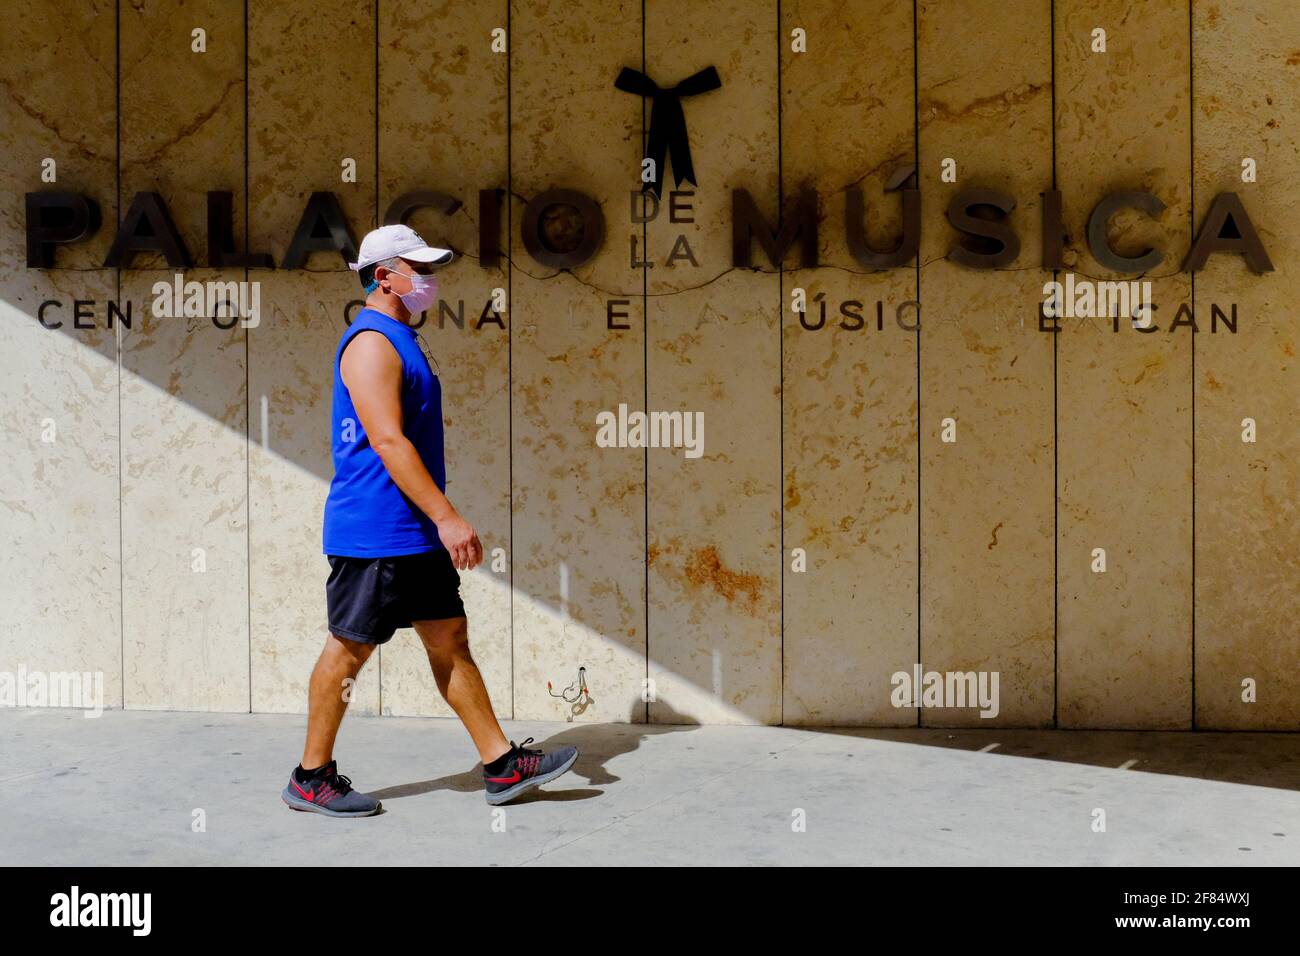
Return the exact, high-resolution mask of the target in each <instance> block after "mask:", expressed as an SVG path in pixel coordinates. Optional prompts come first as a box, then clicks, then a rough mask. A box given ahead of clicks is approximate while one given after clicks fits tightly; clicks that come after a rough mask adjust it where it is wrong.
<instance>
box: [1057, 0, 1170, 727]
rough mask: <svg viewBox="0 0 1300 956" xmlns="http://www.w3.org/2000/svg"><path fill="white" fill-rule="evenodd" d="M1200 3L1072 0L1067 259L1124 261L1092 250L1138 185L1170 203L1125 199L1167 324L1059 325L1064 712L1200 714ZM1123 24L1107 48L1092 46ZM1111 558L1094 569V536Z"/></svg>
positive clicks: (1066, 40) (1153, 718) (1063, 19)
mask: <svg viewBox="0 0 1300 956" xmlns="http://www.w3.org/2000/svg"><path fill="white" fill-rule="evenodd" d="M1187 16H1188V11H1187V8H1186V7H1185V6H1183V5H1181V4H1149V5H1143V7H1142V12H1141V15H1140V16H1135V15H1134V8H1133V6H1132V5H1131V4H1128V3H1124V2H1120V0H1100V2H1096V0H1086V2H1085V0H1058V2H1057V4H1056V85H1057V94H1056V150H1057V182H1058V183H1059V186H1060V189H1061V192H1062V202H1063V208H1064V219H1065V232H1066V234H1067V236H1068V237H1069V239H1068V241H1067V243H1066V267H1067V269H1073V270H1074V271H1075V272H1076V274H1079V275H1081V276H1087V277H1101V278H1112V277H1114V276H1115V275H1116V274H1113V273H1109V272H1106V271H1104V270H1102V269H1101V267H1100V266H1099V265H1098V264H1097V263H1096V262H1095V261H1094V260H1093V258H1092V256H1091V254H1090V253H1089V252H1088V247H1087V243H1086V238H1085V237H1086V223H1087V219H1088V216H1089V214H1090V213H1091V211H1092V208H1093V205H1094V204H1095V203H1096V202H1097V201H1098V200H1100V199H1101V198H1102V197H1103V196H1105V195H1106V194H1108V193H1110V192H1112V191H1118V190H1121V189H1140V190H1146V191H1149V192H1152V193H1154V194H1155V195H1156V196H1158V197H1159V198H1160V199H1161V201H1163V202H1164V203H1165V206H1166V209H1165V211H1164V214H1163V215H1162V216H1161V217H1160V218H1159V219H1158V220H1152V219H1149V218H1148V217H1146V216H1144V215H1143V214H1141V213H1137V212H1129V211H1126V212H1123V213H1121V214H1120V215H1117V216H1116V217H1114V219H1113V220H1112V222H1111V229H1110V235H1111V236H1112V239H1113V241H1114V243H1115V245H1116V247H1117V248H1119V249H1120V250H1121V251H1123V252H1124V253H1125V254H1129V255H1132V254H1135V253H1136V252H1139V251H1141V250H1142V249H1143V248H1147V247H1150V246H1158V247H1159V248H1161V249H1163V250H1164V251H1165V253H1166V255H1165V261H1164V262H1163V263H1161V264H1160V266H1159V267H1157V268H1156V269H1155V270H1154V271H1153V272H1152V273H1151V275H1150V276H1149V278H1150V279H1151V281H1152V297H1153V300H1154V301H1155V303H1156V304H1157V306H1158V309H1157V311H1156V320H1155V321H1156V324H1157V325H1159V326H1160V327H1161V331H1158V332H1139V331H1136V330H1135V329H1134V328H1133V327H1132V323H1131V321H1129V322H1121V323H1120V326H1119V331H1118V332H1112V331H1111V329H1112V328H1113V327H1112V325H1111V324H1110V323H1109V321H1107V320H1079V319H1063V320H1062V323H1061V327H1062V331H1061V332H1060V333H1059V337H1058V342H1057V402H1058V405H1057V423H1058V435H1057V441H1058V445H1057V461H1058V469H1059V470H1058V485H1057V487H1058V494H1059V496H1060V498H1059V510H1058V522H1059V526H1058V527H1059V533H1058V539H1057V545H1058V548H1059V553H1058V562H1059V564H1058V573H1059V604H1058V611H1059V617H1058V631H1057V672H1058V681H1059V684H1058V688H1057V695H1058V719H1059V722H1060V724H1061V726H1064V727H1140V728H1151V729H1157V728H1163V729H1173V728H1180V727H1189V726H1191V716H1192V709H1191V690H1192V687H1191V654H1192V619H1191V618H1192V536H1191V530H1192V520H1191V511H1192V484H1191V479H1192V448H1191V446H1192V405H1191V403H1192V389H1191V382H1192V369H1191V356H1192V347H1191V337H1190V335H1189V334H1188V333H1187V331H1186V330H1185V329H1184V330H1181V331H1175V332H1172V333H1171V332H1169V331H1168V328H1169V323H1170V322H1171V321H1172V316H1173V314H1174V313H1175V312H1176V311H1177V307H1178V304H1179V303H1181V302H1185V301H1187V300H1188V298H1189V295H1190V292H1191V285H1190V282H1189V281H1188V279H1187V277H1186V276H1185V275H1183V274H1182V273H1180V272H1179V271H1178V270H1179V266H1180V263H1181V257H1182V253H1183V252H1184V251H1185V250H1186V249H1187V247H1188V244H1189V239H1190V220H1191V179H1190V152H1189V150H1190V132H1191V131H1190V125H1189V124H1190V122H1191V96H1190V94H1191V90H1190V82H1189V76H1190V73H1189V65H1190V60H1189V57H1190V51H1189V46H1188V20H1187ZM1095 29H1104V30H1105V31H1106V52H1105V53H1094V52H1092V50H1091V44H1092V31H1093V30H1095ZM1097 548H1101V549H1104V550H1105V554H1106V571H1105V572H1104V573H1095V572H1093V571H1092V570H1091V566H1092V561H1093V557H1092V552H1093V550H1094V549H1097Z"/></svg>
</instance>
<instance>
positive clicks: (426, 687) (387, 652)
mask: <svg viewBox="0 0 1300 956" xmlns="http://www.w3.org/2000/svg"><path fill="white" fill-rule="evenodd" d="M506 14H507V3H506V2H505V0H501V2H499V3H485V4H479V5H472V6H467V7H450V8H449V7H448V5H445V4H444V5H440V6H429V7H428V8H427V9H426V8H421V7H412V8H409V9H404V10H403V14H402V17H401V19H400V20H393V19H390V18H387V17H381V18H380V23H379V45H380V49H382V50H383V51H384V55H383V57H382V58H381V60H380V64H379V171H380V215H381V216H382V215H384V214H385V211H386V210H387V208H388V206H389V204H390V203H391V202H392V201H393V200H394V199H396V198H397V197H398V196H401V195H403V194H404V193H407V192H410V191H413V190H437V191H439V192H444V193H447V194H449V195H452V196H454V197H455V198H456V199H458V200H460V202H461V206H460V208H459V209H458V210H456V212H454V213H452V214H451V215H444V214H443V213H441V212H439V211H436V210H430V209H425V210H420V211H417V212H416V213H414V214H413V215H412V216H411V218H410V219H409V220H408V223H409V224H410V225H411V226H412V227H413V228H415V229H416V230H417V231H418V232H419V233H420V235H422V236H423V237H424V238H425V239H426V240H427V241H429V242H432V243H435V244H436V245H439V246H446V247H449V248H452V249H454V250H455V251H456V252H457V254H458V255H459V256H460V259H459V261H456V262H453V263H451V264H450V265H448V266H447V267H446V268H444V269H440V270H439V272H438V277H439V280H438V281H439V289H440V291H439V295H438V297H439V299H440V300H441V301H443V302H445V303H446V304H447V306H448V309H449V310H450V311H451V312H452V313H455V314H459V313H461V312H462V311H463V315H464V328H463V329H462V328H460V327H458V326H457V325H456V323H455V322H454V321H453V320H452V318H451V317H450V316H448V317H445V318H440V314H439V312H438V310H437V309H436V308H435V309H434V310H430V311H429V312H428V313H427V316H428V319H427V321H426V322H425V324H424V326H423V328H422V329H421V334H422V335H423V336H424V338H425V340H426V341H427V342H428V343H429V347H430V348H431V349H432V350H433V353H434V356H435V358H437V360H438V366H439V368H440V370H441V371H440V373H439V377H440V379H441V381H442V389H443V392H442V401H443V414H444V418H445V427H446V452H445V454H446V463H447V488H446V492H447V495H448V497H449V498H450V500H451V502H452V504H454V505H455V506H456V508H457V509H458V510H459V511H460V512H461V514H462V515H464V517H465V519H466V520H467V521H469V523H470V524H472V525H473V526H474V528H475V530H476V531H478V534H479V539H480V540H481V541H482V542H483V548H484V551H485V556H486V559H485V561H484V563H483V564H480V565H479V566H478V567H477V568H475V569H474V570H472V571H462V572H460V576H461V598H462V600H463V601H464V602H465V611H466V615H467V616H468V618H469V622H470V625H469V626H470V646H471V649H472V652H473V654H474V659H475V662H476V663H477V664H478V667H479V670H480V671H482V673H483V679H484V681H485V682H486V683H487V686H488V693H489V694H490V695H491V697H492V700H493V702H494V703H495V704H496V706H497V709H498V711H499V712H500V713H501V714H502V715H503V716H509V715H510V712H511V707H512V702H511V693H510V691H511V616H510V441H509V436H510V332H509V310H508V309H501V310H496V309H494V308H493V307H492V305H491V301H492V297H493V292H494V290H496V289H501V290H508V288H509V274H508V271H507V270H508V262H507V260H506V259H505V258H504V257H503V258H502V259H501V263H500V265H499V266H497V267H496V268H493V269H490V270H489V269H484V268H482V267H481V265H480V262H479V235H478V230H479V200H478V194H479V190H481V189H489V188H496V187H498V186H503V185H504V184H505V183H506V182H507V181H508V177H509V167H508V161H507V137H508V133H509V125H508V117H507V114H506V93H507V90H506V65H507V61H508V52H506V51H504V50H503V51H502V52H493V50H492V45H491V44H492V31H493V30H494V29H497V28H500V29H502V30H504V29H505V26H506ZM468 157H472V161H470V162H467V161H466V160H467V158H468ZM501 222H502V234H501V238H500V242H501V244H502V246H503V247H504V243H505V240H506V236H505V229H504V223H505V204H504V202H503V203H502V212H501ZM485 310H486V314H485ZM498 551H499V554H496V555H494V552H498ZM494 566H495V567H496V569H497V570H493V567H494ZM381 653H382V654H383V708H384V713H386V714H389V713H391V714H408V715H424V714H428V715H438V716H453V714H452V711H451V708H450V707H448V706H447V704H446V702H445V701H444V700H443V699H442V697H441V696H440V695H439V694H438V691H437V688H436V686H435V685H434V682H433V676H432V674H431V673H430V671H429V662H428V658H427V657H426V656H425V653H424V648H423V646H422V645H421V644H420V641H419V639H418V638H417V637H416V635H415V633H414V632H413V631H402V632H400V633H399V634H398V635H397V637H396V638H394V640H393V641H392V642H391V643H390V644H388V645H387V646H385V647H384V648H383V649H382V651H381Z"/></svg>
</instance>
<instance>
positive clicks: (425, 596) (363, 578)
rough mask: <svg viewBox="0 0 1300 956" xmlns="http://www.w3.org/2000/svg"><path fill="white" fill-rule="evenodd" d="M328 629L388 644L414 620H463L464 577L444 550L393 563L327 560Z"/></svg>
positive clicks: (398, 558)
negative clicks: (451, 618)
mask: <svg viewBox="0 0 1300 956" xmlns="http://www.w3.org/2000/svg"><path fill="white" fill-rule="evenodd" d="M329 561H330V568H331V571H330V576H329V580H328V581H327V582H325V603H326V605H327V607H328V608H329V628H330V631H331V632H332V633H334V634H337V635H338V636H339V637H345V638H348V639H349V640H353V641H359V642H361V643H363V644H386V643H387V642H388V641H390V640H392V637H393V632H394V631H396V630H397V629H398V628H399V627H410V626H411V622H412V621H436V620H441V619H443V618H449V617H464V616H465V605H464V604H462V603H461V600H460V574H459V573H458V572H457V571H456V567H455V565H453V564H452V563H451V555H450V554H449V553H448V552H447V549H446V548H438V549H436V550H434V551H424V552H421V553H420V554H402V555H398V556H396V557H392V558H345V557H339V556H337V555H333V554H331V555H329Z"/></svg>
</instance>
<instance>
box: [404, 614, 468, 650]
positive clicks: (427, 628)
mask: <svg viewBox="0 0 1300 956" xmlns="http://www.w3.org/2000/svg"><path fill="white" fill-rule="evenodd" d="M413 626H414V627H415V633H417V634H419V635H420V640H421V641H422V642H423V643H424V647H425V650H427V651H428V652H429V653H430V654H439V655H442V654H468V653H469V621H468V620H467V619H466V618H463V617H451V618H446V619H444V620H440V621H416V622H415V623H414V625H413Z"/></svg>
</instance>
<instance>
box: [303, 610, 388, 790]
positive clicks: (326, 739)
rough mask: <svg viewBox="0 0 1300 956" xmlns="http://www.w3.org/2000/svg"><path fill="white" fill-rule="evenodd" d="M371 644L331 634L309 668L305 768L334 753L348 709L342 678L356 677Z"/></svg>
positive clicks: (326, 759)
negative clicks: (336, 738)
mask: <svg viewBox="0 0 1300 956" xmlns="http://www.w3.org/2000/svg"><path fill="white" fill-rule="evenodd" d="M374 649H375V645H374V644H362V643H361V642H359V641H349V640H347V639H346V638H342V637H336V636H335V635H333V634H331V635H329V637H327V638H326V639H325V649H324V650H323V651H321V655H320V659H319V660H318V661H316V667H315V668H314V669H313V670H312V672H311V690H310V692H309V694H308V698H307V743H306V746H305V747H304V748H303V751H302V765H303V767H304V768H305V769H307V770H314V769H315V768H317V767H321V766H324V765H325V764H327V763H329V762H330V760H332V759H333V757H334V738H335V737H337V736H338V732H339V724H341V723H342V722H343V715H344V713H346V712H347V709H348V702H347V700H346V699H345V698H344V685H343V682H344V681H345V680H347V679H348V678H350V677H351V678H355V677H356V676H357V674H358V673H360V671H361V667H362V665H363V664H365V662H366V661H367V660H369V658H370V655H371V653H372V652H373V651H374Z"/></svg>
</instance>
